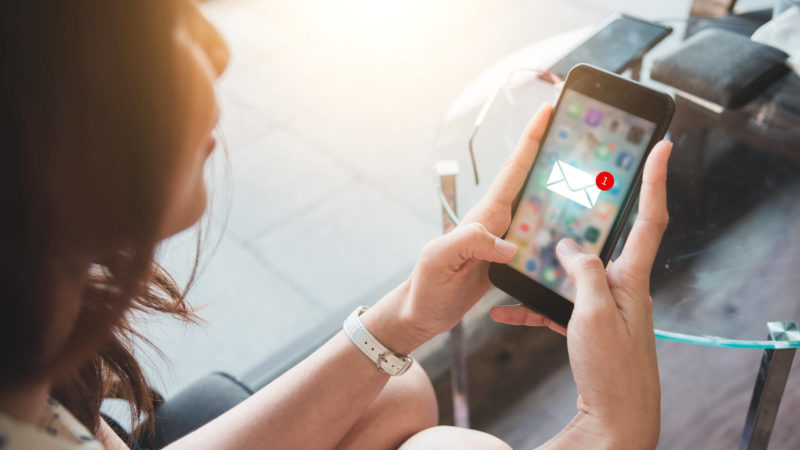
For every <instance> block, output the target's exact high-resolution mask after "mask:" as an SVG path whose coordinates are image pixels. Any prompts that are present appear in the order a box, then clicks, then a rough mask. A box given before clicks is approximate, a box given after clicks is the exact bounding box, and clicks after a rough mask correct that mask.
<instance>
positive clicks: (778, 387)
mask: <svg viewBox="0 0 800 450" xmlns="http://www.w3.org/2000/svg"><path fill="white" fill-rule="evenodd" d="M767 328H768V329H769V336H768V339H770V340H773V341H784V342H797V341H800V330H798V329H797V325H796V324H795V323H794V322H768V323H767ZM794 353H795V349H794V348H781V349H774V350H773V349H769V350H764V356H763V357H762V358H761V367H760V368H759V370H758V376H757V377H756V385H755V387H754V388H753V397H752V398H751V399H750V409H749V410H748V411H747V421H746V422H745V424H744V433H742V440H741V441H740V443H739V449H740V450H745V449H746V450H756V449H766V448H767V445H768V444H769V436H770V434H772V427H773V426H774V425H775V417H776V416H777V415H778V407H779V406H780V404H781V398H782V397H783V390H784V388H785V387H786V379H787V378H789V371H790V370H791V369H792V360H794Z"/></svg>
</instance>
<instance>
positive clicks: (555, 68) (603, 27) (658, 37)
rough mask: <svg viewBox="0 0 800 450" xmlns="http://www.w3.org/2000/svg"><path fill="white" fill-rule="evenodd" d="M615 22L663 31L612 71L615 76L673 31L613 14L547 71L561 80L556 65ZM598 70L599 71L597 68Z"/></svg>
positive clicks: (660, 25) (635, 18) (658, 24)
mask: <svg viewBox="0 0 800 450" xmlns="http://www.w3.org/2000/svg"><path fill="white" fill-rule="evenodd" d="M617 20H627V21H631V22H637V23H640V24H645V25H650V26H654V27H657V28H660V29H662V30H663V31H662V32H661V34H659V35H658V36H656V37H654V38H653V39H652V40H651V41H650V42H649V43H648V44H647V45H646V46H644V47H642V49H641V50H639V51H638V52H637V53H636V54H634V55H632V56H631V57H630V58H629V59H628V60H627V61H626V62H625V63H624V64H622V66H621V67H617V68H616V69H613V72H614V73H617V74H620V73H622V72H624V71H626V70H628V69H629V68H631V67H632V66H633V64H634V63H635V62H636V61H638V60H639V59H641V58H642V57H643V56H644V55H645V53H647V52H649V51H650V50H652V49H653V47H655V46H656V45H658V43H659V42H661V41H663V40H664V39H665V38H666V37H667V36H669V35H670V34H672V31H673V29H672V27H671V26H669V25H664V24H662V23H656V22H650V21H648V20H645V19H640V18H638V17H634V16H631V15H628V14H622V13H619V14H615V15H613V16H612V17H611V18H609V19H608V20H607V21H606V22H605V23H604V24H603V25H602V26H601V27H600V28H598V29H597V30H595V32H594V33H592V34H591V36H589V37H587V38H586V39H584V40H582V41H581V42H580V43H579V44H578V45H576V46H575V47H572V48H571V49H570V50H569V51H568V52H567V53H566V54H564V56H562V57H561V58H559V59H558V60H557V61H556V62H554V63H553V64H551V65H550V67H549V68H548V69H547V70H549V71H551V72H553V73H555V74H556V75H558V76H560V77H562V78H563V77H564V74H563V73H559V72H557V68H558V65H559V64H561V62H562V61H564V60H566V59H567V58H568V57H569V56H570V55H571V54H572V53H573V52H574V51H575V50H577V49H579V48H581V46H583V45H586V43H587V42H590V41H592V40H593V39H595V38H596V36H597V35H598V34H600V32H601V31H603V30H604V29H605V28H606V27H608V26H609V25H611V24H612V23H614V22H615V21H617ZM579 64H580V63H579ZM593 67H594V66H593ZM598 69H599V67H598ZM600 70H605V69H600ZM609 71H612V69H609Z"/></svg>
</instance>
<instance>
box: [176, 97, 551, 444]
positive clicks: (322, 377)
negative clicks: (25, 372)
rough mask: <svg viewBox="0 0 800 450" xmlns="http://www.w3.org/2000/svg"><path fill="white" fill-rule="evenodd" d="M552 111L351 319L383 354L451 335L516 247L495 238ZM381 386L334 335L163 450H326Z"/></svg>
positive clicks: (537, 119)
mask: <svg viewBox="0 0 800 450" xmlns="http://www.w3.org/2000/svg"><path fill="white" fill-rule="evenodd" d="M551 112H552V106H550V105H544V106H543V107H542V108H541V109H540V110H539V112H538V113H537V114H536V115H535V116H534V118H533V119H532V120H531V122H530V123H529V125H528V128H527V129H526V132H525V134H524V135H523V137H522V139H521V140H520V144H519V145H518V147H517V149H516V151H515V152H514V153H513V154H512V155H511V156H510V157H509V160H508V162H507V164H506V165H505V166H504V168H503V170H502V171H501V173H500V174H499V175H498V176H497V178H496V179H495V181H494V183H493V184H492V186H491V188H490V189H489V192H488V193H487V195H486V196H485V197H484V198H483V199H482V200H481V202H480V203H479V204H478V205H476V206H475V208H473V210H471V211H470V213H469V214H468V216H467V217H466V218H465V220H464V221H463V222H462V224H461V225H459V226H458V227H457V228H456V229H454V230H453V231H451V232H450V233H448V234H446V235H444V236H441V237H439V238H437V239H434V240H433V241H431V242H429V243H428V244H427V245H426V246H425V247H424V248H423V249H422V252H421V253H420V257H419V259H418V261H417V264H416V266H415V267H414V271H413V273H412V274H411V277H410V278H409V279H408V280H407V281H406V282H404V283H403V284H401V285H400V286H399V287H397V288H396V289H395V290H393V291H392V292H390V293H389V294H387V295H386V296H385V297H384V298H383V299H381V300H380V301H379V302H378V303H377V304H376V305H375V306H374V307H372V308H370V309H369V310H368V311H366V312H365V313H364V314H362V315H361V320H362V322H363V323H364V326H365V327H366V328H367V329H368V330H369V331H370V332H371V333H372V334H373V335H374V336H375V338H376V339H377V340H378V341H380V342H382V343H383V344H384V345H385V346H386V347H388V348H389V349H390V350H392V351H394V352H396V353H399V354H408V353H409V352H411V351H412V350H413V349H414V348H416V347H417V346H419V345H420V344H422V343H423V342H425V341H427V340H428V339H430V338H432V337H433V336H435V335H436V334H438V333H441V332H444V331H447V330H449V329H450V328H452V327H453V326H454V325H455V324H457V323H458V321H459V320H461V317H463V315H464V313H466V312H467V311H468V310H469V309H470V308H472V306H474V305H475V303H476V302H477V301H478V300H479V299H480V298H481V297H482V296H483V295H484V294H485V293H486V291H487V290H488V289H489V287H490V285H491V284H490V282H489V279H488V275H487V271H488V262H489V261H491V262H501V263H507V262H509V261H511V260H512V259H513V258H514V256H515V255H516V253H517V249H516V246H515V245H514V244H511V243H509V242H506V241H503V240H502V239H500V238H498V237H497V236H496V234H502V232H504V231H505V230H506V228H508V224H509V222H510V220H511V205H512V203H513V200H514V197H515V196H516V195H517V193H518V192H519V190H520V188H521V187H522V184H523V183H524V181H525V176H526V174H527V172H528V170H529V169H530V166H531V164H532V162H533V160H534V158H535V156H536V152H537V151H538V147H539V140H540V139H541V136H542V134H543V133H544V130H545V128H546V126H547V122H548V119H549V117H550V114H551ZM388 379H389V375H387V374H385V373H383V372H382V371H380V370H379V369H378V368H377V367H376V366H375V364H374V363H373V362H372V361H371V360H370V359H369V358H367V357H366V356H365V355H364V354H363V353H361V351H360V350H359V349H358V348H357V347H356V346H355V345H354V344H353V343H352V342H351V341H350V339H349V338H348V337H347V336H346V335H345V334H344V333H343V332H339V333H338V334H336V336H334V337H333V338H331V340H329V341H328V342H327V343H325V345H323V346H322V347H321V348H320V349H319V350H317V351H316V352H314V353H313V354H311V355H310V356H309V357H308V358H306V359H305V360H303V361H302V362H301V363H299V364H298V365H297V366H295V367H293V368H292V369H291V370H289V371H288V372H287V373H285V374H284V375H283V376H281V377H280V378H278V379H277V380H275V381H273V382H272V383H270V384H269V385H267V386H266V387H264V388H263V389H261V390H260V391H258V392H257V393H256V394H254V395H253V396H252V397H250V398H249V399H247V400H245V401H244V402H242V403H241V404H239V405H237V406H236V407H234V408H233V409H231V410H230V411H228V412H226V413H225V414H223V415H222V416H220V417H219V418H217V419H215V420H213V421H212V422H210V423H208V424H207V425H205V426H203V427H201V428H200V429H198V430H196V431H195V432H193V433H191V434H189V435H187V436H186V437H184V438H182V439H180V440H178V441H176V442H175V443H174V444H172V445H171V446H170V447H169V448H173V449H178V448H192V449H195V448H215V449H224V448H253V447H255V446H261V447H264V446H266V447H270V448H281V449H291V448H303V449H310V448H332V447H334V446H335V445H336V444H337V443H338V442H339V441H340V440H341V439H342V438H343V437H344V436H345V434H346V433H347V432H348V430H349V429H350V428H351V427H352V426H353V424H355V423H356V421H357V420H358V419H359V417H360V416H361V415H362V414H363V413H364V411H366V409H367V407H368V406H369V405H370V404H371V403H372V401H373V400H374V399H375V397H376V396H377V395H378V393H379V392H380V391H381V389H382V388H383V386H384V385H385V384H386V382H387V381H388Z"/></svg>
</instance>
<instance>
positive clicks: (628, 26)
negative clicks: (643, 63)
mask: <svg viewBox="0 0 800 450" xmlns="http://www.w3.org/2000/svg"><path fill="white" fill-rule="evenodd" d="M670 33H672V28H671V27H668V26H666V25H662V24H658V23H653V22H648V21H646V20H644V19H639V18H636V17H632V16H628V15H625V14H617V15H614V16H612V17H611V18H610V19H609V20H607V21H606V23H605V24H604V25H602V26H601V28H600V29H599V30H597V31H596V32H595V33H594V34H592V35H591V36H589V37H588V38H587V39H586V40H585V41H583V42H581V43H580V44H578V46H576V47H575V48H573V49H572V50H570V51H569V53H567V54H566V55H564V56H563V57H562V58H561V59H559V60H558V61H556V62H555V63H554V64H553V65H552V66H550V68H549V69H548V70H550V71H551V72H553V73H555V74H557V75H558V76H560V77H562V78H563V77H564V75H566V74H567V72H569V70H570V69H572V67H573V66H574V65H576V64H580V63H585V64H591V65H593V66H595V67H599V68H601V69H605V70H608V71H611V72H615V73H622V72H624V71H625V70H626V69H627V68H628V67H630V66H631V64H632V63H633V62H634V61H636V60H637V59H639V58H641V57H642V56H643V55H644V54H645V53H647V52H648V51H649V50H650V49H652V48H653V47H655V45H656V44H658V43H659V42H661V40H662V39H664V38H665V37H667V36H668V35H669V34H670Z"/></svg>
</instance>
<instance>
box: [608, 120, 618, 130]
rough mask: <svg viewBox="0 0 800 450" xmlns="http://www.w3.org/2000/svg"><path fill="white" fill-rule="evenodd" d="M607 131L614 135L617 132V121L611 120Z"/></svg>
mask: <svg viewBox="0 0 800 450" xmlns="http://www.w3.org/2000/svg"><path fill="white" fill-rule="evenodd" d="M608 131H610V132H612V133H616V132H617V131H619V121H618V120H612V121H611V123H609V124H608Z"/></svg>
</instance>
